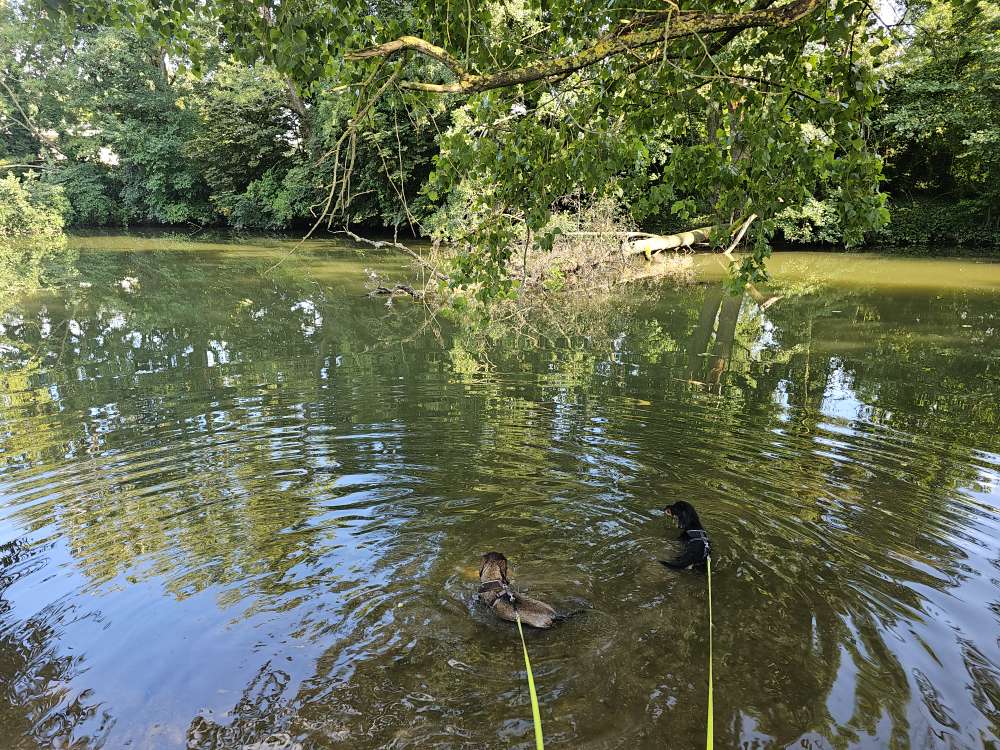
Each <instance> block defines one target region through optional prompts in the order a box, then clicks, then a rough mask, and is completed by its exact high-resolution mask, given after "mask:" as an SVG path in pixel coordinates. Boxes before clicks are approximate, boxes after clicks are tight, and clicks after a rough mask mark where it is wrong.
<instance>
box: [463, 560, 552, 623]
mask: <svg viewBox="0 0 1000 750" xmlns="http://www.w3.org/2000/svg"><path fill="white" fill-rule="evenodd" d="M477 596H478V597H479V601H481V602H482V603H483V604H485V605H486V606H487V607H489V608H490V609H492V610H493V611H494V612H495V613H496V615H497V617H499V618H500V619H502V620H509V621H510V622H515V620H516V618H515V616H514V612H515V611H516V612H517V614H518V615H520V616H521V622H523V623H524V624H525V625H530V626H531V627H533V628H551V627H552V624H553V623H554V622H555V621H556V619H557V615H556V611H555V610H554V609H552V607H550V606H549V605H548V604H546V603H545V602H540V601H538V600H537V599H532V598H531V597H527V596H522V595H521V594H518V593H517V592H516V591H514V589H512V588H511V587H510V581H509V580H508V579H507V558H506V557H504V556H503V555H501V554H500V553H499V552H487V553H486V554H485V555H483V557H482V559H481V560H480V565H479V593H478V594H477Z"/></svg>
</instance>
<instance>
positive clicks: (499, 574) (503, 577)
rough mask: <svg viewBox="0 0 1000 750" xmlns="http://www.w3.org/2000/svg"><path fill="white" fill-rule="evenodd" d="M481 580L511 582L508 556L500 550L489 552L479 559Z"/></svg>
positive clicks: (484, 581) (485, 581)
mask: <svg viewBox="0 0 1000 750" xmlns="http://www.w3.org/2000/svg"><path fill="white" fill-rule="evenodd" d="M479 580H480V581H481V582H482V583H487V582H488V581H501V582H502V583H510V581H508V580H507V558H506V557H504V556H503V555H502V554H500V553H499V552H487V553H486V554H485V555H483V556H482V558H480V560H479Z"/></svg>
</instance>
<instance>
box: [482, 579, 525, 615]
mask: <svg viewBox="0 0 1000 750" xmlns="http://www.w3.org/2000/svg"><path fill="white" fill-rule="evenodd" d="M490 591H498V592H500V593H499V595H498V596H497V598H496V599H494V600H493V604H496V603H497V601H499V600H500V599H507V600H508V601H509V602H510V603H511V606H513V607H514V608H515V609H517V599H516V598H515V597H514V592H513V590H512V589H511V588H510V586H509V585H507V584H506V583H504V582H503V581H487V582H486V583H484V584H482V585H481V586H480V587H479V593H480V594H485V593H488V592H490ZM491 606H492V605H491Z"/></svg>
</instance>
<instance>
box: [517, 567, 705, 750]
mask: <svg viewBox="0 0 1000 750" xmlns="http://www.w3.org/2000/svg"><path fill="white" fill-rule="evenodd" d="M706 562H707V563H708V729H707V730H706V732H705V750H712V748H713V746H714V743H715V727H714V726H713V722H712V556H711V555H709V556H708V558H707V559H706ZM518 627H520V623H518ZM524 658H525V659H526V660H527V658H528V652H527V651H525V652H524ZM528 680H529V681H530V680H531V671H530V670H529V672H528ZM532 694H534V688H532Z"/></svg>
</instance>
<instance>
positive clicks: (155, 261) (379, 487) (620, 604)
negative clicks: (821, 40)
mask: <svg viewBox="0 0 1000 750" xmlns="http://www.w3.org/2000/svg"><path fill="white" fill-rule="evenodd" d="M149 242H150V241H149V240H143V239H136V238H127V237H120V238H111V239H108V238H90V239H85V240H82V241H80V242H79V243H78V244H81V245H82V247H81V255H80V260H79V262H78V267H79V274H78V277H77V278H76V279H74V281H73V282H72V284H71V285H70V286H67V287H65V288H63V289H61V290H59V291H55V292H51V293H46V294H37V295H34V296H30V297H25V298H23V299H20V300H14V301H12V302H11V303H10V304H9V305H8V307H7V308H6V309H5V310H4V311H3V313H2V318H0V323H2V329H0V379H2V385H3V387H2V392H0V543H3V545H4V546H3V547H2V548H0V681H2V682H3V684H4V685H5V686H6V690H5V694H4V697H3V698H2V700H0V736H3V737H5V738H8V742H9V744H10V745H12V746H13V747H16V748H34V747H49V746H69V745H72V746H73V747H80V748H93V747H108V748H117V747H124V746H128V747H132V748H146V747H149V748H161V747H177V748H243V747H252V748H263V747H269V748H270V747H288V748H292V747H301V748H342V747H343V748H347V747H350V748H381V747H391V748H424V747H491V748H492V747H498V748H499V747H528V746H531V744H532V742H533V734H532V724H531V709H530V706H529V703H528V695H527V688H526V685H525V681H524V671H523V670H524V667H523V661H522V660H521V655H520V642H519V640H518V638H517V634H516V630H514V629H513V626H511V625H510V624H509V623H503V622H499V621H494V620H493V619H491V618H490V617H489V616H488V614H487V613H484V612H483V611H481V610H478V609H476V608H475V607H474V606H473V604H472V594H473V592H474V591H475V586H476V583H475V573H476V561H477V558H478V556H479V555H480V554H481V553H483V552H485V551H488V550H491V549H499V550H501V551H503V552H504V553H505V554H506V555H507V556H508V558H510V560H511V563H512V573H513V575H512V578H513V580H514V582H515V584H517V585H518V586H519V587H520V588H521V589H522V590H525V591H527V592H529V593H530V594H532V595H537V596H539V597H540V598H543V599H545V600H546V601H548V602H549V603H551V604H553V605H554V606H555V607H556V608H557V609H560V610H562V611H576V610H583V611H582V612H579V613H578V614H576V615H574V616H573V617H570V618H569V619H568V620H567V621H566V622H564V623H561V624H560V625H559V626H558V627H557V628H556V629H554V630H552V631H548V632H544V633H541V632H528V633H526V636H527V641H528V649H529V651H530V653H531V662H532V667H533V670H534V673H535V679H536V682H537V685H538V690H539V698H540V700H541V703H542V706H541V710H542V722H543V725H544V726H545V737H546V741H547V743H548V744H549V746H551V747H572V748H613V747H629V748H662V747H665V746H670V747H693V746H697V745H698V744H699V743H700V742H702V741H703V740H702V738H703V732H704V716H705V701H706V688H707V686H706V659H707V628H706V625H707V623H706V618H705V579H704V577H703V576H702V575H700V574H698V573H693V572H684V573H675V572H668V571H665V570H664V569H663V568H662V567H661V566H660V565H659V564H658V563H657V562H656V560H657V559H658V558H663V557H672V556H674V555H675V554H676V552H677V547H676V543H675V542H673V541H672V539H673V538H674V537H675V536H676V531H675V530H674V529H673V528H671V527H668V526H667V525H666V524H665V522H664V519H663V517H662V514H660V513H658V512H657V509H658V508H662V506H663V505H665V504H666V503H667V502H670V501H672V500H676V499H687V500H690V501H691V502H693V503H694V504H695V505H696V506H697V507H698V509H699V511H700V513H701V516H702V519H703V520H704V521H705V524H706V526H707V527H708V529H709V531H710V533H711V535H712V540H713V552H714V555H715V558H714V561H713V596H714V610H715V611H714V615H715V643H714V652H715V657H716V663H715V682H716V687H715V719H716V721H715V724H716V728H715V733H716V737H717V739H718V746H719V747H738V746H741V745H742V746H746V747H771V746H776V747H784V746H788V745H792V744H795V745H798V746H803V747H814V748H840V747H888V746H899V747H905V746H913V747H925V746H948V747H956V748H978V747H983V746H990V743H996V742H998V741H1000V740H998V735H1000V658H998V655H997V649H998V642H997V633H998V632H1000V622H998V620H1000V583H998V576H1000V545H998V542H997V539H998V538H1000V510H998V507H1000V455H998V453H1000V439H998V437H997V432H998V418H1000V413H998V408H1000V407H998V402H997V398H996V394H997V393H998V392H1000V382H998V381H1000V375H998V371H997V363H998V357H1000V319H998V315H1000V293H998V287H997V285H996V284H989V283H984V282H983V280H984V279H991V278H996V273H997V269H998V266H995V265H992V266H991V265H986V264H982V263H979V264H973V263H972V262H971V261H961V260H948V261H936V262H935V263H937V264H938V266H937V267H936V270H935V271H934V274H935V275H936V276H938V278H939V279H940V285H939V287H938V288H935V287H933V286H932V285H931V280H930V277H929V276H928V275H927V272H926V269H925V268H922V267H921V264H923V263H926V262H927V261H904V260H899V259H895V260H892V261H886V260H883V259H877V258H869V257H864V256H855V257H852V256H843V255H837V256H831V255H823V254H789V255H784V256H778V258H777V259H776V266H775V281H774V283H773V285H772V286H770V287H768V288H766V289H762V290H760V294H761V299H762V298H767V299H770V298H772V297H780V299H778V300H777V301H776V302H773V303H772V304H770V305H769V306H768V307H767V308H766V309H763V305H762V304H761V301H760V299H755V298H754V296H753V295H747V296H746V297H744V298H739V297H728V296H726V295H725V293H724V292H723V290H722V288H721V287H720V286H719V285H718V284H716V283H715V281H714V280H711V281H709V282H706V283H701V284H697V285H694V286H688V287H682V288H677V289H675V288H672V287H670V286H667V285H660V286H655V285H650V286H636V287H634V288H630V289H629V290H627V291H625V292H623V293H622V294H620V295H618V296H617V297H616V298H614V299H611V298H608V299H598V300H592V301H590V302H588V303H585V302H583V301H580V300H574V301H570V300H568V299H565V298H555V302H554V303H553V304H551V305H550V306H548V307H547V308H544V309H538V310H535V311H533V312H532V313H530V315H529V319H528V320H527V322H525V323H524V324H523V325H520V326H519V327H518V328H517V329H516V330H515V329H511V330H507V329H505V328H504V327H503V325H502V324H500V323H494V324H492V325H491V326H489V327H471V326H470V325H463V324H461V323H459V322H456V321H454V320H444V319H440V320H437V321H435V322H433V323H431V324H429V323H428V321H427V319H426V314H427V310H426V309H425V308H424V307H423V306H422V305H413V304H411V303H409V302H405V301H404V302H398V301H397V302H396V303H395V304H394V305H392V306H391V307H386V305H385V302H384V300H371V299H368V298H367V297H366V296H365V294H364V289H363V286H362V283H363V280H364V278H365V269H366V268H378V269H379V270H380V272H383V273H393V272H399V271H400V268H401V266H402V262H401V261H400V260H399V259H397V258H394V257H392V256H389V255H383V254H378V253H375V254H373V253H366V254H363V255H362V254H358V253H356V252H355V251H354V250H351V249H348V248H344V247H342V246H339V245H337V244H335V243H325V244H323V243H314V244H309V245H306V246H304V247H303V248H300V250H299V251H297V252H296V253H295V254H293V255H292V256H290V257H289V258H288V259H287V260H285V261H284V262H283V263H282V264H281V265H280V266H279V267H278V268H277V269H275V270H274V271H272V272H270V273H267V274H263V273H262V272H263V271H264V270H265V269H266V268H269V267H271V266H272V265H273V264H274V263H275V261H276V260H278V259H281V258H283V257H284V256H285V255H287V252H288V250H289V249H290V248H291V244H290V243H280V242H269V243H256V244H255V243H254V242H253V241H249V240H248V241H246V242H244V243H243V244H240V245H236V244H233V245H230V244H226V243H203V244H202V245H201V246H198V243H197V242H191V243H190V245H191V246H185V247H182V248H177V249H175V250H171V249H170V241H169V240H163V239H159V240H156V241H155V244H156V246H157V252H156V253H152V252H146V251H143V248H144V247H146V248H148V247H150V244H148V243H149ZM102 246H103V247H102ZM886 264H888V266H887V265H886ZM949 264H951V265H949ZM961 264H964V266H963V268H965V269H969V268H972V269H973V270H971V271H967V270H961V271H960V270H958V265H961ZM716 265H717V264H716ZM887 268H888V270H887ZM714 273H715V272H714V271H712V272H711V273H709V272H708V271H706V270H705V269H703V273H702V278H703V279H708V278H711V279H714V278H717V275H716V276H712V274H714ZM909 273H912V274H913V276H912V277H911V280H912V282H913V283H912V284H907V283H906V279H907V278H908V277H907V274H909ZM963 278H964V279H967V282H965V283H963V282H962V279H963ZM74 743H75V744H74ZM255 743H256V744H255ZM265 743H270V744H265Z"/></svg>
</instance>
